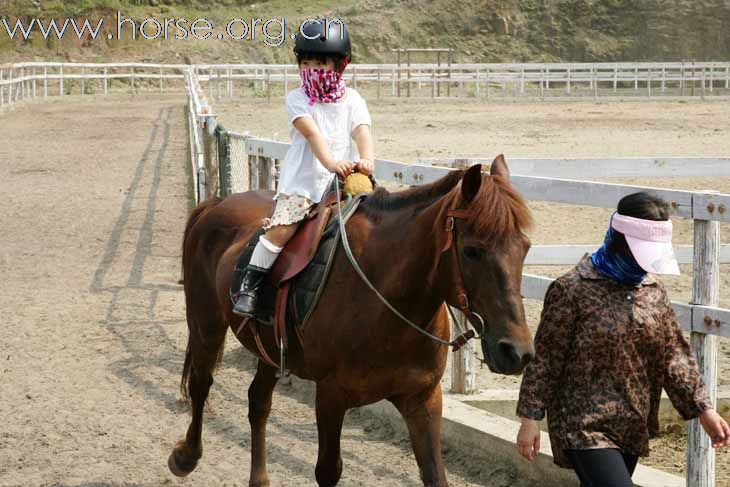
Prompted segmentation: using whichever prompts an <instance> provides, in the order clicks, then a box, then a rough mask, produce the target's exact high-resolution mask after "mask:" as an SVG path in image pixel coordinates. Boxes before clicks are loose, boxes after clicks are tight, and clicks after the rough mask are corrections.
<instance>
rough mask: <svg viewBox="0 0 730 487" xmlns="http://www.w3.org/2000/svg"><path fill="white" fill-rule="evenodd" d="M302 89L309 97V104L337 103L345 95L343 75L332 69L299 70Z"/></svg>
mask: <svg viewBox="0 0 730 487" xmlns="http://www.w3.org/2000/svg"><path fill="white" fill-rule="evenodd" d="M299 77H300V78H302V88H304V93H306V94H307V96H308V97H309V104H310V105H314V104H315V103H316V102H320V103H336V102H338V101H340V99H341V98H342V97H343V96H344V94H345V80H344V79H343V78H342V73H338V72H337V71H332V70H330V69H318V68H307V69H301V70H299Z"/></svg>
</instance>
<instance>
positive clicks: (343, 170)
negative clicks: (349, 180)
mask: <svg viewBox="0 0 730 487" xmlns="http://www.w3.org/2000/svg"><path fill="white" fill-rule="evenodd" d="M324 167H326V168H327V170H328V171H329V172H333V173H336V174H337V175H338V176H340V177H341V178H342V179H345V178H346V177H347V176H349V175H350V174H352V171H354V170H355V163H354V162H352V161H343V160H340V161H332V162H330V163H328V164H324Z"/></svg>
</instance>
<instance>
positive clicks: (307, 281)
mask: <svg viewBox="0 0 730 487" xmlns="http://www.w3.org/2000/svg"><path fill="white" fill-rule="evenodd" d="M365 196H366V195H359V196H357V197H354V198H350V197H349V196H347V195H346V196H343V197H342V215H343V219H344V220H345V222H347V220H348V219H349V218H350V216H352V215H353V214H354V213H355V211H356V210H357V207H358V206H359V203H360V201H362V199H363V198H364V197H365ZM337 216H338V211H337V195H336V193H334V191H331V192H328V193H327V194H326V195H325V197H324V198H323V199H322V201H321V202H320V203H319V205H318V206H317V208H316V209H315V210H314V211H313V212H312V214H310V216H309V217H308V219H307V220H305V221H304V222H303V223H302V224H301V225H300V226H299V229H298V230H297V233H296V234H295V235H294V237H292V238H291V240H289V242H287V244H286V246H285V247H284V249H283V250H282V252H281V254H279V257H278V258H277V259H276V262H275V263H274V266H273V267H272V269H271V272H270V274H269V275H268V276H267V278H266V279H265V281H264V283H263V284H262V289H261V290H260V292H259V302H258V303H257V307H256V308H257V309H256V315H255V317H254V320H253V322H252V324H251V326H252V331H253V333H254V338H255V339H256V341H257V345H258V348H259V353H260V355H261V358H262V359H263V360H264V361H266V362H267V363H269V365H272V366H274V367H277V368H282V367H281V366H280V364H276V363H275V362H274V361H273V360H271V358H270V357H269V356H268V355H267V354H266V352H265V350H264V347H263V345H260V340H259V339H258V330H257V326H258V324H263V325H268V326H273V328H274V336H275V339H276V345H277V347H280V348H283V349H286V348H288V337H289V332H290V331H292V332H293V334H294V335H296V336H297V338H299V339H300V338H301V337H300V333H301V328H302V327H303V326H304V325H305V324H306V321H307V319H308V317H309V315H310V314H311V312H312V310H313V309H314V307H315V306H316V304H317V301H318V299H319V296H320V294H321V291H322V289H323V288H324V285H325V284H326V281H327V276H328V274H329V270H330V268H331V264H332V261H333V259H334V254H335V250H336V248H337V243H338V242H339V237H340V229H339V221H338V218H337ZM263 233H264V232H263V230H259V231H258V232H257V233H256V234H255V235H254V236H253V237H252V238H251V239H250V240H249V242H248V244H247V245H246V247H244V250H243V252H242V253H241V255H240V257H239V260H238V263H237V265H236V268H235V270H234V274H233V281H232V283H231V292H232V294H234V293H235V292H237V291H238V289H239V288H240V285H241V280H242V277H243V270H244V269H245V267H246V265H247V264H248V261H249V260H250V259H251V254H252V253H253V248H254V247H255V246H256V243H257V242H258V240H259V238H260V236H261V235H263ZM248 324H249V320H248V319H244V321H243V322H242V323H241V325H240V326H239V328H238V330H236V334H238V333H240V332H241V331H242V330H243V329H244V328H245V327H246V326H247V325H248ZM282 357H283V355H282ZM280 362H281V357H280Z"/></svg>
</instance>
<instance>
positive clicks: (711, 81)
mask: <svg viewBox="0 0 730 487" xmlns="http://www.w3.org/2000/svg"><path fill="white" fill-rule="evenodd" d="M714 84H715V67H714V66H710V93H712V89H713V87H714Z"/></svg>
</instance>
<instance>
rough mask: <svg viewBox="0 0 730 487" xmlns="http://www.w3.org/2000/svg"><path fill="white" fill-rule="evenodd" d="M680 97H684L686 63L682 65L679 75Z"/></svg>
mask: <svg viewBox="0 0 730 487" xmlns="http://www.w3.org/2000/svg"><path fill="white" fill-rule="evenodd" d="M679 95H680V96H684V63H682V67H681V68H680V73H679Z"/></svg>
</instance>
